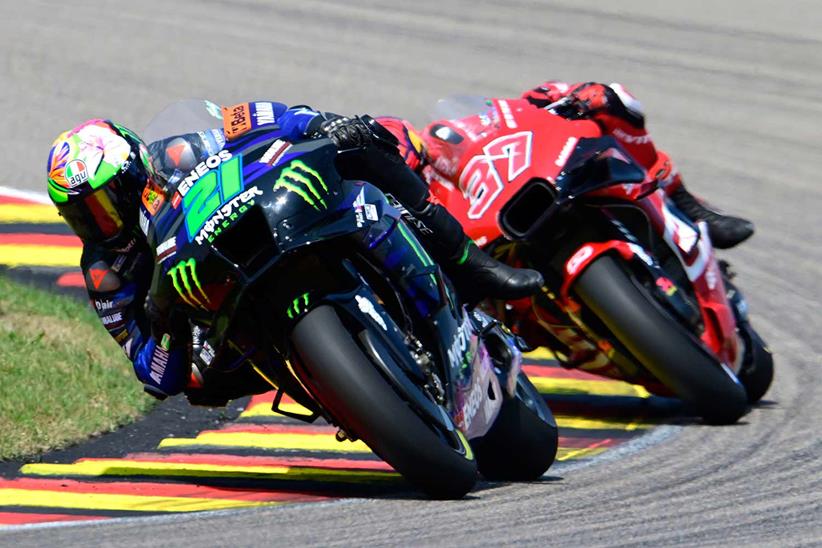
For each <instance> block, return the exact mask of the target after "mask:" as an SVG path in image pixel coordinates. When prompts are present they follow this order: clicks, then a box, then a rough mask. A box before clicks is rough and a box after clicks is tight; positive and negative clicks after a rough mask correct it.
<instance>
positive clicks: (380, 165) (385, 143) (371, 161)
mask: <svg viewBox="0 0 822 548" xmlns="http://www.w3.org/2000/svg"><path fill="white" fill-rule="evenodd" d="M320 131H321V133H323V134H325V135H328V137H329V138H330V139H331V140H332V141H333V142H334V144H335V145H336V146H337V147H338V148H339V149H340V150H342V151H344V152H343V154H342V155H340V156H338V157H337V169H338V170H340V173H341V174H342V175H343V176H344V177H346V178H350V179H361V178H365V179H366V180H368V181H370V182H372V183H374V184H375V185H377V186H378V187H379V188H380V189H381V190H382V191H383V192H388V193H391V194H392V195H393V196H394V198H396V199H397V200H398V201H399V202H400V203H401V204H402V205H403V206H404V207H405V208H406V210H407V213H408V214H407V215H404V217H405V218H406V220H407V221H408V223H409V224H410V225H411V226H412V227H413V228H414V231H415V232H416V233H417V235H418V236H419V237H420V240H422V243H423V245H424V246H425V248H426V250H428V252H429V253H431V255H432V256H433V258H434V260H435V261H437V262H438V263H439V264H440V266H442V268H443V270H445V272H446V274H448V277H449V278H450V279H451V281H453V282H454V285H455V286H456V289H457V292H458V293H459V294H460V298H461V299H462V300H463V301H464V302H465V303H467V304H475V303H477V302H479V301H481V300H482V299H485V298H486V297H492V298H497V299H518V298H522V297H527V296H528V295H533V294H534V293H537V292H539V290H540V288H541V287H542V285H543V280H542V275H541V274H540V273H539V272H537V271H536V270H528V269H519V268H512V267H510V266H508V265H506V264H503V263H501V262H499V261H497V260H495V259H492V258H491V257H490V256H488V255H487V254H486V253H484V252H483V251H482V250H481V249H479V248H478V247H477V246H476V245H474V242H472V241H471V240H470V239H469V238H468V237H467V236H466V235H465V232H464V231H463V230H462V225H460V223H459V221H457V220H456V219H455V218H454V216H453V215H451V213H449V212H448V210H447V209H445V208H444V207H443V206H441V205H439V204H433V203H431V202H429V201H428V198H429V193H428V186H427V185H426V184H425V182H424V181H423V180H422V179H421V178H420V177H419V176H418V175H417V174H416V173H414V172H413V171H412V170H411V169H410V168H409V167H408V166H407V165H406V164H405V161H404V160H403V159H402V157H401V156H400V155H399V153H398V152H397V139H396V137H394V135H392V134H391V132H390V131H388V130H387V129H385V128H384V127H382V126H381V125H380V124H379V123H377V122H376V120H374V119H373V118H371V117H370V116H363V117H359V118H338V119H335V120H331V121H328V122H324V123H323V125H322V126H321V127H320Z"/></svg>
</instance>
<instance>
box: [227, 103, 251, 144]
mask: <svg viewBox="0 0 822 548" xmlns="http://www.w3.org/2000/svg"><path fill="white" fill-rule="evenodd" d="M250 106H251V105H250V104H249V103H240V104H239V105H233V106H230V107H223V131H225V137H226V139H228V140H229V141H230V140H231V139H236V138H237V137H240V136H241V135H243V134H244V133H246V132H248V131H249V130H250V129H251V112H250V111H251V108H250Z"/></svg>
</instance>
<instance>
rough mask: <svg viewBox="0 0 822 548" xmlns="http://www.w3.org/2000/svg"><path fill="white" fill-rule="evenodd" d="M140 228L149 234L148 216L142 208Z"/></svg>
mask: <svg viewBox="0 0 822 548" xmlns="http://www.w3.org/2000/svg"><path fill="white" fill-rule="evenodd" d="M140 230H142V231H143V234H145V235H146V236H148V217H146V212H145V211H143V210H142V209H141V210H140Z"/></svg>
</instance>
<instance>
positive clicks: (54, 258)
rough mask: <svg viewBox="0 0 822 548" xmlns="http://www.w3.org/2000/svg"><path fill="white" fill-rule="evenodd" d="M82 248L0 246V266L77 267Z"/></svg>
mask: <svg viewBox="0 0 822 548" xmlns="http://www.w3.org/2000/svg"><path fill="white" fill-rule="evenodd" d="M82 253H83V248H82V247H80V246H77V247H67V246H58V245H53V246H52V245H16V244H15V245H11V244H3V245H0V264H4V265H7V266H21V265H23V266H79V265H80V255H81V254H82Z"/></svg>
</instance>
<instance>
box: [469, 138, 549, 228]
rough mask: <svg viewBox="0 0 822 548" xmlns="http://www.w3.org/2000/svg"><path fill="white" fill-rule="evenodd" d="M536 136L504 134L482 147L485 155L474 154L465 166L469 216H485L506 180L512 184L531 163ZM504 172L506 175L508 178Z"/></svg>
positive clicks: (470, 217) (473, 217)
mask: <svg viewBox="0 0 822 548" xmlns="http://www.w3.org/2000/svg"><path fill="white" fill-rule="evenodd" d="M532 138H533V134H532V133H531V132H530V131H520V132H519V133H513V134H511V135H503V136H502V137H499V138H497V139H494V140H493V141H491V142H490V143H488V144H487V145H485V146H484V147H482V151H483V154H478V155H476V156H474V157H473V158H471V160H470V161H469V162H468V163H467V164H466V165H465V168H464V169H463V170H462V175H461V176H460V188H461V189H462V191H463V193H464V194H465V196H466V197H467V198H468V201H469V202H470V203H471V207H469V208H468V218H469V219H479V218H481V217H482V216H483V215H485V212H486V211H488V208H489V207H491V204H492V203H494V200H496V199H497V196H499V195H500V193H501V192H502V189H503V188H505V183H506V182H508V183H510V182H511V181H513V180H514V179H515V178H516V177H518V176H519V175H520V174H521V173H522V172H523V171H525V170H526V169H528V168H529V167H530V166H531V139H532ZM500 172H502V173H504V174H505V180H503V178H502V176H501V175H500Z"/></svg>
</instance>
